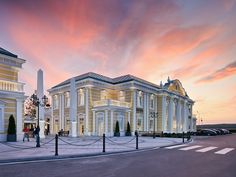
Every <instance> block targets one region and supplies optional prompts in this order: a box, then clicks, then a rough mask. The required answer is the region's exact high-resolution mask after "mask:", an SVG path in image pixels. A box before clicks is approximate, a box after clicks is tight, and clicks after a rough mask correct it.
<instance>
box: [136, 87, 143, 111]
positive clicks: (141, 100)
mask: <svg viewBox="0 0 236 177" xmlns="http://www.w3.org/2000/svg"><path fill="white" fill-rule="evenodd" d="M137 106H138V107H140V108H142V107H143V92H142V91H139V92H138V100H137Z"/></svg>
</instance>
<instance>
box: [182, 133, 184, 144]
mask: <svg viewBox="0 0 236 177" xmlns="http://www.w3.org/2000/svg"><path fill="white" fill-rule="evenodd" d="M182 137H183V143H184V132H183V135H182Z"/></svg>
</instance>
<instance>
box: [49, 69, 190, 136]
mask: <svg viewBox="0 0 236 177" xmlns="http://www.w3.org/2000/svg"><path fill="white" fill-rule="evenodd" d="M49 94H50V96H51V97H52V109H53V110H52V116H51V123H50V125H51V126H50V128H51V130H50V132H53V133H57V132H58V131H59V130H61V129H63V130H69V131H70V133H71V135H72V136H75V137H76V136H80V135H88V136H89V135H95V136H97V135H99V136H100V135H102V134H103V133H105V134H106V135H108V136H113V135H114V129H115V123H116V121H118V122H119V127H120V133H121V135H124V134H125V131H126V129H127V122H129V123H130V125H131V131H132V134H134V132H135V131H136V130H137V131H139V132H140V133H142V132H152V131H153V130H154V128H155V130H156V131H157V132H159V133H160V132H164V133H181V132H183V131H184V132H187V131H193V128H192V127H194V126H193V124H194V121H193V118H192V106H193V104H194V101H193V100H191V99H190V98H189V97H188V95H187V93H186V92H185V90H184V88H183V87H182V84H181V83H180V81H179V80H170V79H168V81H167V83H166V84H165V85H162V84H161V85H160V86H159V85H156V84H153V83H150V82H148V81H145V80H143V79H140V78H137V77H135V76H132V75H125V76H121V77H117V78H113V79H112V78H109V77H106V76H102V75H99V74H96V73H92V72H90V73H86V74H83V75H80V76H77V77H74V78H72V79H68V80H66V81H64V82H62V83H60V84H58V85H56V86H54V87H52V88H51V89H50V90H49ZM151 112H157V113H158V117H157V118H156V119H155V120H154V118H153V117H151V116H150V113H151ZM154 122H155V125H154ZM154 126H155V127H154Z"/></svg>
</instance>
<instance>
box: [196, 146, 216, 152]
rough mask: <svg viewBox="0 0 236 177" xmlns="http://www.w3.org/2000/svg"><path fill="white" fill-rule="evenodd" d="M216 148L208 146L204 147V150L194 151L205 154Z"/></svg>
mask: <svg viewBox="0 0 236 177" xmlns="http://www.w3.org/2000/svg"><path fill="white" fill-rule="evenodd" d="M216 148H217V147H214V146H210V147H206V148H203V149H199V150H196V152H207V151H210V150H213V149H216Z"/></svg>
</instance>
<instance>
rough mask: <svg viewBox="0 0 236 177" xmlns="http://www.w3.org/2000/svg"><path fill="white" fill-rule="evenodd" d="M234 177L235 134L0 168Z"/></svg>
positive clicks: (23, 175) (111, 176) (0, 176)
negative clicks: (167, 145)
mask: <svg viewBox="0 0 236 177" xmlns="http://www.w3.org/2000/svg"><path fill="white" fill-rule="evenodd" d="M27 176H29V177H47V176H50V177H172V176H173V177H235V176H236V135H226V136H217V137H210V138H198V139H196V140H195V141H194V142H193V143H190V144H188V145H185V146H174V147H166V148H160V149H156V150H152V151H145V152H138V153H129V154H121V155H113V156H104V157H93V158H83V159H69V160H63V161H51V162H35V163H32V162H31V163H26V164H11V165H1V166H0V177H27Z"/></svg>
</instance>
